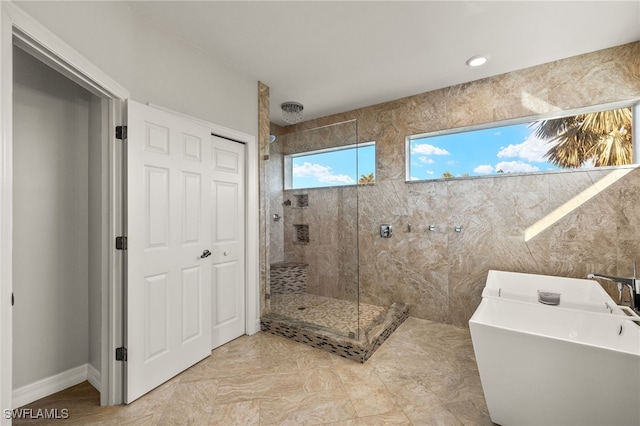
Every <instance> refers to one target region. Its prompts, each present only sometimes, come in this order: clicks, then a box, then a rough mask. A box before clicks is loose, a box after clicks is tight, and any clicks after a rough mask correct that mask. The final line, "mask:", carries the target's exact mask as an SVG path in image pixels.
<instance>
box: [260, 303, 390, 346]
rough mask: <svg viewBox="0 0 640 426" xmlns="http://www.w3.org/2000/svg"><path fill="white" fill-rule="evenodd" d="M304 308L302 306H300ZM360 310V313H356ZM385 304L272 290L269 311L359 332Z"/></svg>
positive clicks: (336, 329) (345, 333) (341, 330)
mask: <svg viewBox="0 0 640 426" xmlns="http://www.w3.org/2000/svg"><path fill="white" fill-rule="evenodd" d="M301 308H304V309H301ZM358 311H359V314H358ZM384 311H385V308H383V307H381V306H374V305H368V304H366V303H360V304H359V306H357V304H356V303H355V302H351V301H348V300H340V299H334V298H331V297H324V296H318V295H316V294H309V293H300V294H272V295H271V312H273V313H275V314H278V315H282V316H284V317H287V318H291V319H293V320H296V321H300V322H303V323H310V324H313V325H314V326H318V327H323V328H326V329H328V330H331V331H333V332H335V333H337V334H339V335H341V336H349V333H353V334H354V335H356V336H357V335H358V320H359V321H360V329H364V328H366V327H367V326H368V325H370V324H371V323H372V322H373V321H374V320H375V319H376V318H378V317H379V316H380V315H382V314H383V313H384Z"/></svg>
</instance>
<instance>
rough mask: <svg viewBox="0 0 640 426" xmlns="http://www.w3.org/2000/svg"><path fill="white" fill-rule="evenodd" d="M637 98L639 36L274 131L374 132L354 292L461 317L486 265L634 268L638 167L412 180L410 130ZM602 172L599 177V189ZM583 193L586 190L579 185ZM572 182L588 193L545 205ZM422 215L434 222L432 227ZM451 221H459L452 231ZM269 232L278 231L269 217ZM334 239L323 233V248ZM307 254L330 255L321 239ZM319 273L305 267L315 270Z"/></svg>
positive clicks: (281, 251)
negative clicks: (351, 128) (353, 125)
mask: <svg viewBox="0 0 640 426" xmlns="http://www.w3.org/2000/svg"><path fill="white" fill-rule="evenodd" d="M639 98H640V42H635V43H631V44H627V45H623V46H619V47H615V48H611V49H606V50H602V51H597V52H593V53H589V54H586V55H581V56H576V57H572V58H567V59H563V60H559V61H556V62H552V63H549V64H544V65H540V66H536V67H532V68H528V69H524V70H520V71H516V72H512V73H508V74H504V75H499V76H496V77H491V78H487V79H483V80H478V81H474V82H470V83H466V84H462V85H458V86H454V87H448V88H445V89H441V90H436V91H432V92H427V93H422V94H419V95H415V96H411V97H407V98H403V99H399V100H396V101H392V102H387V103H384V104H379V105H373V106H370V107H367V108H362V109H358V110H354V111H349V112H346V113H343V114H338V115H334V116H330V117H325V118H321V119H318V120H312V121H308V122H304V123H300V124H298V125H294V126H287V127H284V128H277V131H279V132H281V133H282V135H283V139H286V138H285V137H284V135H286V134H293V133H300V132H303V131H305V130H308V129H313V128H318V127H322V126H327V125H330V124H332V123H340V122H345V121H348V120H354V119H355V120H357V129H358V141H359V142H367V141H376V157H377V165H376V183H375V185H372V186H365V187H358V188H356V187H354V188H353V190H354V191H357V194H358V200H357V206H358V221H359V223H358V229H359V236H358V238H359V241H358V245H359V253H358V256H359V275H360V300H361V301H363V302H365V303H369V304H373V305H385V306H388V305H390V304H391V303H393V302H405V303H408V304H409V306H410V307H409V309H410V315H411V316H414V317H418V318H423V319H429V320H435V321H440V322H445V323H449V324H454V325H462V326H466V325H467V321H468V319H469V317H470V316H471V314H472V313H473V311H474V310H475V308H476V307H477V305H478V303H479V301H480V294H481V292H482V288H483V286H484V281H485V279H486V274H487V271H488V270H489V269H505V270H513V271H519V272H533V273H542V274H552V275H562V276H572V277H584V276H585V275H586V274H587V273H588V272H592V271H598V272H601V273H608V274H615V275H630V274H631V269H632V266H631V263H632V261H633V260H634V259H639V260H640V238H639V237H640V229H639V228H638V226H637V224H638V223H640V208H638V207H640V206H639V204H640V202H639V201H638V200H640V170H636V169H634V168H628V169H617V171H616V169H599V170H598V169H593V170H580V171H561V172H555V173H545V174H529V175H513V176H509V175H498V176H494V177H483V178H472V179H452V180H438V181H430V182H415V183H413V182H410V183H407V182H405V137H406V136H407V135H413V134H421V133H427V132H432V131H436V130H443V129H452V128H457V127H464V126H471V125H476V124H482V123H488V122H494V121H499V120H506V119H514V118H520V117H533V116H535V115H537V114H542V113H548V112H552V111H557V110H566V109H573V108H580V107H585V106H592V105H598V104H605V103H610V102H619V101H629V100H634V99H635V100H637V99H639ZM273 128H274V126H273V125H272V131H273ZM321 147H322V146H317V147H316V146H310V144H309V143H308V142H307V141H305V142H304V143H300V144H299V145H296V144H294V143H291V144H288V145H287V147H286V150H288V151H287V153H292V152H299V151H305V150H308V149H315V148H321ZM280 149H282V148H280ZM296 150H298V151H296ZM282 152H284V151H282ZM272 153H273V151H272ZM269 161H273V159H272V160H269ZM263 166H265V167H271V166H270V165H266V163H265V164H263ZM611 173H614V174H613V175H611ZM615 173H617V174H615ZM603 179H604V180H603ZM603 182H607V184H608V186H606V187H604V188H603V186H605V185H603ZM270 183H274V184H275V185H277V187H270V188H269V189H268V191H269V192H270V193H271V191H272V193H273V194H274V197H276V198H277V197H281V196H282V185H281V181H279V182H275V181H273V182H270ZM596 189H597V190H596ZM344 190H345V189H333V190H311V191H310V192H311V193H314V191H317V192H322V197H325V199H326V200H327V201H328V200H329V199H330V198H331V197H332V196H333V195H332V194H331V192H337V191H344ZM584 191H587V192H589V191H591V192H592V193H589V194H588V195H589V197H586V196H584V194H583V192H584ZM325 192H326V194H325ZM276 194H277V195H276ZM579 194H583V196H582V197H581V200H583V201H584V202H582V203H581V204H576V203H573V205H572V208H569V209H567V210H566V212H565V213H564V214H562V215H555V214H554V212H555V211H556V209H558V208H560V207H562V206H563V205H565V203H567V202H568V201H570V200H572V199H573V197H576V196H578V195H579ZM311 200H312V198H311V199H310V203H311V202H312V201H311ZM277 202H281V201H280V200H278V201H277ZM263 204H273V202H272V201H271V200H270V199H269V200H265V201H264V202H263ZM317 219H318V220H322V219H321V218H320V217H317ZM552 219H553V220H552ZM545 220H546V221H547V222H548V223H542V225H540V226H539V229H538V230H539V232H538V233H537V234H535V235H534V236H533V237H531V238H528V239H527V240H526V241H525V232H526V233H527V235H529V232H531V229H532V226H534V225H536V224H539V223H540V222H541V221H545ZM284 222H285V223H284V224H279V225H276V226H283V225H286V219H285V221H284ZM382 223H390V224H392V225H393V226H394V230H395V231H394V236H393V237H392V238H390V239H381V238H380V237H379V234H378V227H379V225H380V224H382ZM309 224H310V230H312V229H313V228H314V227H315V226H316V225H315V222H314V221H313V220H310V222H309ZM407 225H410V226H411V232H407ZM428 225H435V226H436V229H435V231H433V232H431V231H429V230H428ZM456 225H461V226H462V231H461V232H459V233H458V232H455V231H454V229H453V228H454V226H456ZM317 226H322V225H321V224H320V223H318V224H317ZM336 226H338V225H337V224H336ZM271 231H273V232H274V233H276V232H278V229H277V228H276V227H275V226H274V227H271V228H270V229H267V232H271ZM284 231H285V232H283V236H284V237H283V238H284V241H286V240H287V233H286V230H284ZM310 232H313V231H310ZM278 238H279V237H278V236H272V237H271V241H273V240H274V239H276V240H277V239H278ZM278 243H279V240H278V241H277V242H276V244H274V245H273V246H272V249H273V247H274V246H276V247H278V249H277V251H275V252H271V255H270V256H271V260H272V261H274V260H275V261H277V260H284V257H286V254H287V253H285V251H286V249H285V245H286V243H284V242H282V243H281V244H282V245H278ZM280 247H281V248H280ZM332 248H334V247H332V246H331V244H327V245H326V250H331V249H332ZM276 253H277V254H276ZM280 255H281V256H282V258H281V259H278V256H280ZM314 255H315V256H317V257H319V258H325V259H327V261H328V260H329V259H330V254H329V253H324V252H322V250H320V249H317V250H316V252H315V254H314ZM287 260H289V259H287ZM291 260H293V259H291ZM316 272H317V273H318V274H325V273H326V272H327V270H326V268H322V269H321V270H319V271H316ZM314 273H315V272H313V271H312V269H311V268H310V270H309V281H310V282H312V281H313V280H314V278H313V277H312V275H313V274H314ZM317 282H320V280H318V281H317ZM606 288H607V290H609V291H611V290H612V289H611V288H609V287H606Z"/></svg>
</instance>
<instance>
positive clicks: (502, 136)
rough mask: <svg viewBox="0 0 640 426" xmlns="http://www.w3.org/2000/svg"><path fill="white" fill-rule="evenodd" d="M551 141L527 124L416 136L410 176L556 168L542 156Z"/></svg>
mask: <svg viewBox="0 0 640 426" xmlns="http://www.w3.org/2000/svg"><path fill="white" fill-rule="evenodd" d="M547 149H548V145H547V144H546V143H545V142H544V141H542V140H540V139H537V138H536V137H535V136H534V135H533V129H532V128H529V127H528V125H527V124H526V123H525V124H515V125H511V126H503V127H494V128H491V129H484V130H476V131H472V132H463V133H455V134H449V135H442V136H433V137H427V138H421V139H414V140H412V141H411V143H410V151H411V180H423V179H438V178H440V177H442V174H443V173H444V172H445V171H448V172H450V173H451V174H452V175H453V176H462V175H463V174H465V173H466V174H468V175H470V176H482V175H488V174H495V173H499V171H502V172H504V173H521V172H536V171H545V170H556V169H557V167H555V166H553V165H552V164H551V163H549V162H547V161H546V160H545V159H544V158H543V157H544V154H545V153H546V152H547Z"/></svg>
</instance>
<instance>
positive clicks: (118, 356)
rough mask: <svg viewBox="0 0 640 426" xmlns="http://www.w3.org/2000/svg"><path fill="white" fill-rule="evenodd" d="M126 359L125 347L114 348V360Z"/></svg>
mask: <svg viewBox="0 0 640 426" xmlns="http://www.w3.org/2000/svg"><path fill="white" fill-rule="evenodd" d="M126 360H127V348H125V347H124V346H122V347H119V348H116V361H126Z"/></svg>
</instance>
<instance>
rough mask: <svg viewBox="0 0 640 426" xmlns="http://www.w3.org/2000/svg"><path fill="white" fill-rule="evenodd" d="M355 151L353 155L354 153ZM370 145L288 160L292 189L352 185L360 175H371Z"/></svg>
mask: <svg viewBox="0 0 640 426" xmlns="http://www.w3.org/2000/svg"><path fill="white" fill-rule="evenodd" d="M356 151H357V152H356ZM375 164H376V154H375V146H374V145H366V146H360V147H358V149H357V150H356V148H354V147H350V148H347V149H340V150H336V151H329V152H322V153H318V154H311V155H305V156H300V157H293V158H292V166H293V171H292V177H293V179H292V185H291V186H292V188H314V187H325V186H338V185H355V184H356V183H358V179H359V177H360V176H361V175H367V174H369V173H374V175H375Z"/></svg>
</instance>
